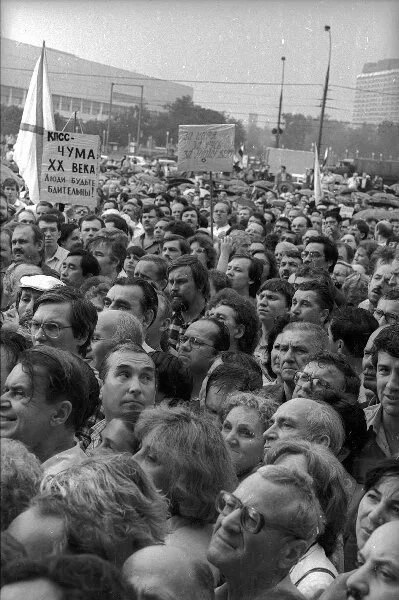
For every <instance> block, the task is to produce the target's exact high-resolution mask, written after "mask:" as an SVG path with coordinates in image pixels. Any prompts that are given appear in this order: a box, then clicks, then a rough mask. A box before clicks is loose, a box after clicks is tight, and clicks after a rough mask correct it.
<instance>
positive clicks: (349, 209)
mask: <svg viewBox="0 0 399 600" xmlns="http://www.w3.org/2000/svg"><path fill="white" fill-rule="evenodd" d="M354 212H355V209H354V207H353V206H341V208H340V209H339V214H340V215H341V217H342V218H343V219H351V218H352V217H353V213H354Z"/></svg>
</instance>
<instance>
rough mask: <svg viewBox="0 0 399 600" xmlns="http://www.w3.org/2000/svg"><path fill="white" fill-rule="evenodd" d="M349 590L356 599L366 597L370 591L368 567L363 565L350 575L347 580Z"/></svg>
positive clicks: (359, 599)
mask: <svg viewBox="0 0 399 600" xmlns="http://www.w3.org/2000/svg"><path fill="white" fill-rule="evenodd" d="M346 588H347V592H348V593H349V592H350V593H351V595H352V596H353V597H355V598H356V600H361V598H365V597H366V596H367V595H368V593H369V584H368V577H367V567H366V565H362V566H361V567H359V568H358V569H356V571H354V572H353V573H352V575H350V577H348V579H347V581H346Z"/></svg>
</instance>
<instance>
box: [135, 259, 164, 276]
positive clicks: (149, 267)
mask: <svg viewBox="0 0 399 600" xmlns="http://www.w3.org/2000/svg"><path fill="white" fill-rule="evenodd" d="M135 271H137V272H138V273H151V274H153V273H157V272H158V266H157V265H156V264H155V263H154V262H152V261H151V260H139V262H138V263H137V265H136V269H135Z"/></svg>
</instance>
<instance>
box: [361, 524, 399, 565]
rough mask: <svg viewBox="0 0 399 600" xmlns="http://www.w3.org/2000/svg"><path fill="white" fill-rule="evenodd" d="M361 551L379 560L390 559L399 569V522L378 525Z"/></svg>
mask: <svg viewBox="0 0 399 600" xmlns="http://www.w3.org/2000/svg"><path fill="white" fill-rule="evenodd" d="M361 552H362V554H363V556H367V557H370V558H374V560H376V561H378V562H385V561H387V562H388V561H389V562H390V563H392V564H394V565H396V567H397V568H398V569H399V522H398V521H396V520H394V521H391V522H389V524H388V523H385V524H384V525H381V526H380V527H377V529H375V530H374V532H373V533H372V535H371V536H370V537H369V539H368V540H367V542H366V543H365V545H364V547H363V548H362V551H361Z"/></svg>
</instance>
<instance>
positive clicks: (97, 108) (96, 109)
mask: <svg viewBox="0 0 399 600" xmlns="http://www.w3.org/2000/svg"><path fill="white" fill-rule="evenodd" d="M91 112H92V114H93V115H99V114H100V112H101V103H100V102H92V103H91Z"/></svg>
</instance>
